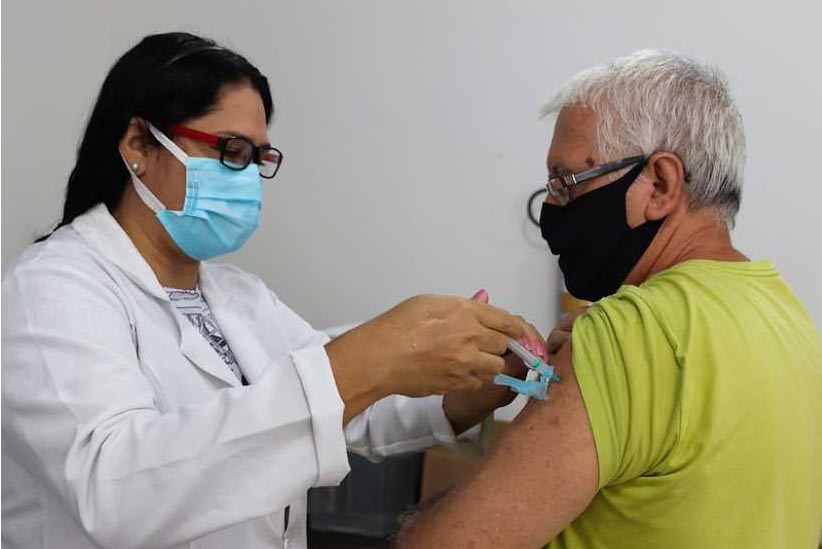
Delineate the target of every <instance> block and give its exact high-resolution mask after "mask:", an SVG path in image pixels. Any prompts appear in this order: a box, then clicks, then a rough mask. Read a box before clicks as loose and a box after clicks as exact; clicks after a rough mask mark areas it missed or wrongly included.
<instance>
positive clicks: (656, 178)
mask: <svg viewBox="0 0 822 549" xmlns="http://www.w3.org/2000/svg"><path fill="white" fill-rule="evenodd" d="M645 177H649V178H651V184H652V185H653V191H652V192H651V197H650V200H648V203H647V205H646V206H645V219H647V220H649V221H656V220H658V219H662V218H663V217H665V216H667V215H669V214H670V213H671V212H673V211H674V210H675V209H676V208H677V207H678V206H679V205H680V204H681V202H682V201H683V200H685V199H686V198H687V190H686V189H685V177H686V176H685V166H684V165H683V164H682V160H681V159H680V158H679V156H677V155H675V154H674V153H671V152H666V151H660V152H656V153H654V154H652V155H651V156H650V158H649V159H648V163H647V166H646V167H645Z"/></svg>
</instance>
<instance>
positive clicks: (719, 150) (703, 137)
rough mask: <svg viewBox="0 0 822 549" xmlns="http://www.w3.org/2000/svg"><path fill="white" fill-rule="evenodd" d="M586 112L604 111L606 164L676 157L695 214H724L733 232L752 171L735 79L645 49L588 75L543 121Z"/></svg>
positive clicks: (551, 105) (600, 135)
mask: <svg viewBox="0 0 822 549" xmlns="http://www.w3.org/2000/svg"><path fill="white" fill-rule="evenodd" d="M570 106H584V107H588V108H590V109H591V110H593V111H594V113H596V115H597V117H598V126H597V134H596V145H597V151H596V152H597V154H598V155H599V156H600V158H601V160H602V161H603V162H605V161H610V160H618V159H620V158H623V157H626V156H631V155H634V154H638V153H641V154H644V155H646V156H649V155H651V154H653V153H654V152H657V151H668V152H672V153H674V154H676V155H677V156H679V158H680V159H681V160H682V163H683V164H684V166H685V170H686V174H687V175H688V178H687V179H688V181H689V183H687V188H688V193H689V200H690V204H691V206H692V207H694V208H700V207H705V206H711V207H714V208H716V212H717V214H718V215H719V217H720V219H721V220H722V221H723V222H724V223H725V224H726V225H727V226H728V227H733V225H734V218H735V217H736V213H737V211H738V210H739V204H740V200H741V191H742V176H743V171H744V167H745V131H744V129H743V126H742V116H741V115H740V114H739V111H738V110H737V108H736V104H735V103H734V100H733V97H732V96H731V91H730V88H729V86H728V82H727V79H726V78H725V76H724V75H723V74H722V72H721V71H720V70H719V69H718V68H716V67H714V66H711V65H707V64H705V63H701V62H699V61H696V60H694V59H691V58H688V57H685V56H683V55H680V54H676V53H665V52H659V51H654V50H642V51H638V52H636V53H633V54H631V55H629V56H627V57H622V58H619V59H616V60H614V61H611V62H609V63H606V64H604V65H600V66H598V67H594V68H591V69H588V70H585V71H583V72H580V73H579V74H577V75H576V76H574V77H573V78H571V80H569V81H568V82H567V83H566V84H565V85H564V86H563V87H562V88H561V89H560V90H559V91H558V92H557V93H556V94H555V95H554V96H553V97H552V98H551V100H550V101H549V102H548V104H546V105H545V106H544V107H543V108H542V115H543V116H548V115H550V114H553V113H557V112H559V111H560V110H562V109H563V108H565V107H570Z"/></svg>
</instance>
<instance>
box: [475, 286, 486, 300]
mask: <svg viewBox="0 0 822 549" xmlns="http://www.w3.org/2000/svg"><path fill="white" fill-rule="evenodd" d="M487 297H488V292H486V291H485V288H480V289H479V290H477V293H475V294H474V295H473V296H472V297H471V299H474V300H477V301H483V300H485V299H486V298H487Z"/></svg>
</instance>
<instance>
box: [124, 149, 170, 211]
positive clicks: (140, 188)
mask: <svg viewBox="0 0 822 549" xmlns="http://www.w3.org/2000/svg"><path fill="white" fill-rule="evenodd" d="M118 152H119V151H118ZM120 158H122V159H123V163H124V164H125V165H126V169H127V170H128V173H129V175H131V183H132V184H133V185H134V190H135V191H136V192H137V196H139V197H140V198H141V199H142V201H143V204H145V205H146V206H148V208H149V209H150V210H151V211H153V212H154V213H156V214H157V213H160V212H162V211H163V210H167V209H168V208H166V207H165V204H163V203H162V202H160V199H159V198H157V197H156V196H154V193H152V192H151V190H150V189H149V188H148V187H147V186H146V184H145V183H143V182H142V181H140V178H139V177H138V176H137V174H136V173H135V171H134V170H133V169H132V168H131V164H129V163H128V160H126V157H125V156H123V153H122V152H120Z"/></svg>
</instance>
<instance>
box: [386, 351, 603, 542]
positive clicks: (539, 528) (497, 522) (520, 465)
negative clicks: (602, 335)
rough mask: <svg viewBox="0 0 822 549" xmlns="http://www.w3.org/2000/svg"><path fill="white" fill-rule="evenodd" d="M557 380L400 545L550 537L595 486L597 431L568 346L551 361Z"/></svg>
mask: <svg viewBox="0 0 822 549" xmlns="http://www.w3.org/2000/svg"><path fill="white" fill-rule="evenodd" d="M554 366H555V367H556V369H557V373H558V374H559V375H560V377H561V378H562V381H561V382H559V383H556V384H551V387H550V388H549V397H550V399H549V401H548V402H539V401H533V400H532V401H531V402H529V403H528V405H527V406H526V407H525V409H524V410H523V412H522V413H521V414H520V415H519V416H518V417H517V418H516V419H515V420H514V422H513V423H512V424H511V426H510V428H509V429H507V430H506V433H505V435H504V436H503V437H502V439H501V440H500V442H499V444H497V445H496V446H495V449H494V450H493V451H492V453H491V454H490V455H489V456H488V457H487V459H486V461H485V463H484V464H483V467H482V468H481V470H480V472H479V473H477V474H476V475H475V476H474V477H472V478H471V479H469V480H468V481H467V482H465V483H464V484H462V485H460V486H458V487H457V488H455V489H454V490H453V491H452V492H451V493H449V494H448V495H446V496H445V497H444V498H442V499H441V500H440V501H438V502H437V503H436V504H435V505H434V506H432V507H431V508H429V509H428V510H426V511H425V512H423V513H422V514H421V515H420V516H418V517H417V519H416V520H415V521H414V522H413V524H411V525H410V527H409V528H408V529H407V530H406V531H405V532H404V533H403V534H402V535H401V536H400V540H399V543H400V546H402V547H433V546H436V547H537V546H540V545H543V544H545V543H547V542H548V541H550V540H551V539H553V538H554V537H555V536H556V535H557V534H558V533H559V532H560V531H561V530H562V529H563V528H564V527H565V526H566V525H567V524H568V523H570V522H571V521H572V520H573V519H574V518H576V517H577V516H578V515H579V514H580V513H581V512H582V511H583V510H584V509H585V508H586V507H587V506H588V504H589V503H590V502H591V500H592V499H593V497H594V495H595V494H596V492H597V455H596V449H595V447H594V438H593V435H592V432H591V427H590V426H589V424H588V417H587V414H586V411H585V406H584V405H583V401H582V396H581V394H580V390H579V387H578V385H577V382H576V378H575V376H574V372H573V367H572V362H571V351H570V345H566V346H565V347H564V348H563V349H562V350H561V351H560V353H559V354H558V355H557V357H556V359H555V360H554Z"/></svg>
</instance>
